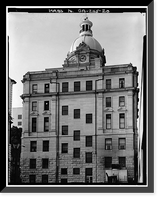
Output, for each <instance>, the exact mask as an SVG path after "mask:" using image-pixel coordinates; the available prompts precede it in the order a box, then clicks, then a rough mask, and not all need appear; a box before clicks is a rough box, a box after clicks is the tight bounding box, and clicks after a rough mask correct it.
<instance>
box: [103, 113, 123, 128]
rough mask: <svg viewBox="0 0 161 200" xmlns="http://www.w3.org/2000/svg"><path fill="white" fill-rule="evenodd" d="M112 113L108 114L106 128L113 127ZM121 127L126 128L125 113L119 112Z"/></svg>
mask: <svg viewBox="0 0 161 200" xmlns="http://www.w3.org/2000/svg"><path fill="white" fill-rule="evenodd" d="M111 116H112V115H111V114H106V129H112V117H111ZM119 128H120V129H124V128H125V113H119Z"/></svg>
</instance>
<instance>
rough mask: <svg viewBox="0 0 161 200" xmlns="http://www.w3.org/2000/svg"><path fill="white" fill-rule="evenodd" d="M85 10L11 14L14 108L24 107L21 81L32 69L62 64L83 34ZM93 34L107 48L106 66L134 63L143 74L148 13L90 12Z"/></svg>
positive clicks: (39, 69) (8, 20) (42, 68)
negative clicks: (146, 16)
mask: <svg viewBox="0 0 161 200" xmlns="http://www.w3.org/2000/svg"><path fill="white" fill-rule="evenodd" d="M83 16H84V14H83V13H9V14H8V19H7V33H8V35H9V40H10V42H9V77H10V78H12V79H14V80H15V81H16V82H17V84H15V85H13V102H12V106H13V107H20V106H22V99H21V98H20V95H21V94H22V93H23V84H22V82H21V80H22V79H23V75H24V74H25V73H27V72H28V71H43V70H45V69H46V68H54V67H62V64H63V63H64V60H65V58H66V57H67V53H68V51H69V49H70V46H71V44H72V42H73V41H74V40H75V39H76V38H77V37H79V30H80V27H79V24H80V22H81V20H82V19H83ZM88 18H89V20H90V21H92V23H93V26H92V28H91V29H92V31H93V37H94V38H95V39H96V40H97V41H98V42H99V43H100V44H101V46H102V48H104V50H105V56H106V65H113V64H126V63H132V64H133V65H134V66H137V68H138V71H139V74H141V67H142V45H143V41H142V40H143V36H144V35H145V15H144V14H141V13H89V14H88Z"/></svg>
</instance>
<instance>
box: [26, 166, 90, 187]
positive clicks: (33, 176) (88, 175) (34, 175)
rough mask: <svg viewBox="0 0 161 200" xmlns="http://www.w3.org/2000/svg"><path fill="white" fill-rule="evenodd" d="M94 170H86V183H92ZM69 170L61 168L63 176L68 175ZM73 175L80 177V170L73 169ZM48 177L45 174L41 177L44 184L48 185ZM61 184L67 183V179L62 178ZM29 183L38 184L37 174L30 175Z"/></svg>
mask: <svg viewBox="0 0 161 200" xmlns="http://www.w3.org/2000/svg"><path fill="white" fill-rule="evenodd" d="M92 171H93V170H92V168H89V167H88V168H85V182H86V183H92ZM67 174H68V173H67V168H61V175H67ZM73 175H80V168H73ZM48 179H49V178H48V175H47V174H43V175H42V177H41V180H42V181H41V182H42V183H48ZM60 181H61V183H67V182H68V179H67V178H61V179H60ZM29 182H30V183H32V184H34V183H36V174H30V175H29Z"/></svg>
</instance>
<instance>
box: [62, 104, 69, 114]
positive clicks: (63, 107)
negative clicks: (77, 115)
mask: <svg viewBox="0 0 161 200" xmlns="http://www.w3.org/2000/svg"><path fill="white" fill-rule="evenodd" d="M62 115H68V106H62Z"/></svg>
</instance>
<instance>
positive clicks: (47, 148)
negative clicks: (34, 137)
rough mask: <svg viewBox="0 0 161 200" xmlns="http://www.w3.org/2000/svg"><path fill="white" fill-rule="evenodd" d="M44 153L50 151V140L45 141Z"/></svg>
mask: <svg viewBox="0 0 161 200" xmlns="http://www.w3.org/2000/svg"><path fill="white" fill-rule="evenodd" d="M43 151H44V152H45V151H49V140H44V141H43Z"/></svg>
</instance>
